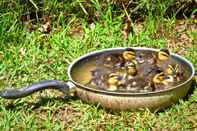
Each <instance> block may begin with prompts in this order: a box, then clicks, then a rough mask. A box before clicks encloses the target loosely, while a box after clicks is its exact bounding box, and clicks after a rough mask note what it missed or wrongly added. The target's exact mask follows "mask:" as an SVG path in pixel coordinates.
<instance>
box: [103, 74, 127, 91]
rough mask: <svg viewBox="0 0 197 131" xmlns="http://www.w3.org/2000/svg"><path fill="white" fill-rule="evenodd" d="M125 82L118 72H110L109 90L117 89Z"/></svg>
mask: <svg viewBox="0 0 197 131" xmlns="http://www.w3.org/2000/svg"><path fill="white" fill-rule="evenodd" d="M123 84H125V81H124V79H123V78H122V77H121V76H120V75H118V74H116V73H110V74H109V78H108V79H107V88H106V90H108V91H116V90H118V89H119V87H120V86H121V85H123Z"/></svg>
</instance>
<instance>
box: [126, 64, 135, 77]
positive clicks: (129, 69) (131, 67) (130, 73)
mask: <svg viewBox="0 0 197 131" xmlns="http://www.w3.org/2000/svg"><path fill="white" fill-rule="evenodd" d="M125 69H126V73H127V79H132V78H133V77H134V76H136V75H137V67H136V64H135V63H134V62H126V63H125Z"/></svg>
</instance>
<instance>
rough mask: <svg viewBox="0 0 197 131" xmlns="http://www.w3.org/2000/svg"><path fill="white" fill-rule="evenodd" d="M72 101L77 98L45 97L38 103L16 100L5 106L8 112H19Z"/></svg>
mask: <svg viewBox="0 0 197 131" xmlns="http://www.w3.org/2000/svg"><path fill="white" fill-rule="evenodd" d="M71 99H72V100H76V99H77V97H46V96H45V97H40V98H39V100H38V101H36V102H27V101H23V100H20V99H19V100H15V102H14V101H11V102H8V104H7V105H5V106H4V108H5V109H6V110H12V111H14V110H19V109H21V108H23V109H31V110H34V109H37V108H40V107H45V106H48V103H49V102H52V103H56V102H60V103H67V102H68V101H69V100H71ZM0 110H1V109H0Z"/></svg>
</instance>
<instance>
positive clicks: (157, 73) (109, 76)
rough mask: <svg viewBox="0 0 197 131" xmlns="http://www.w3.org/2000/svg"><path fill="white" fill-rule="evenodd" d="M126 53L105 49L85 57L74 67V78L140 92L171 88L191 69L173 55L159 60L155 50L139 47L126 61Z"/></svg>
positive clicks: (99, 86) (110, 88) (95, 85)
mask: <svg viewBox="0 0 197 131" xmlns="http://www.w3.org/2000/svg"><path fill="white" fill-rule="evenodd" d="M122 53H123V52H113V53H105V54H101V55H98V56H96V57H90V58H88V59H84V60H82V61H81V62H79V63H80V64H78V65H77V66H75V67H74V69H73V72H72V75H73V79H74V80H75V81H77V82H78V83H80V84H82V85H86V86H89V87H91V88H97V89H101V90H108V91H118V92H134V93H136V92H153V91H158V90H163V89H166V88H170V87H172V86H175V85H177V84H180V83H182V82H184V81H185V80H186V79H187V78H188V77H189V72H187V69H183V65H182V64H181V63H180V62H179V61H177V60H175V59H174V58H172V57H170V59H169V60H168V61H166V62H164V63H163V64H161V63H159V62H158V63H157V64H155V61H154V59H155V58H154V57H155V55H157V54H156V53H155V52H152V51H143V52H142V51H137V52H136V54H135V55H136V56H137V57H135V59H134V60H133V61H132V62H130V61H125V60H124V59H123V58H122ZM128 57H129V56H128ZM169 65H170V66H169ZM184 68H185V67H184ZM186 68H187V67H186ZM175 70H176V71H177V72H178V73H177V72H176V71H175ZM176 73H177V74H176Z"/></svg>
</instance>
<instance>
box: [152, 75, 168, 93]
mask: <svg viewBox="0 0 197 131" xmlns="http://www.w3.org/2000/svg"><path fill="white" fill-rule="evenodd" d="M164 78H165V75H164V73H163V72H161V73H158V74H156V75H155V76H154V77H153V79H152V86H153V88H154V90H155V91H159V90H163V89H165V84H164V83H163V82H164Z"/></svg>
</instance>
